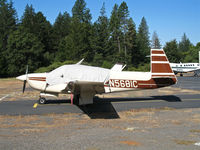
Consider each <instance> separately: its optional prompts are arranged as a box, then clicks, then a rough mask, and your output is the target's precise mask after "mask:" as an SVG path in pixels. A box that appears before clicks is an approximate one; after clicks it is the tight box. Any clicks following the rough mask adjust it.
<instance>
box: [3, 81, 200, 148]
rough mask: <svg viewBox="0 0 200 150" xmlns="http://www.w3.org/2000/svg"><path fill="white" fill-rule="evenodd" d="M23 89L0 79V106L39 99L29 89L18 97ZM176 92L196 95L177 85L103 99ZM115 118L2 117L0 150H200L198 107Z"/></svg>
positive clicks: (72, 115)
mask: <svg viewBox="0 0 200 150" xmlns="http://www.w3.org/2000/svg"><path fill="white" fill-rule="evenodd" d="M188 80H189V78H188ZM198 80H199V79H198ZM21 89H22V83H21V82H19V81H16V80H14V79H12V80H10V79H8V80H0V98H2V97H4V96H5V95H9V96H8V97H6V98H5V99H3V101H17V100H24V99H25V100H29V99H32V100H33V99H37V98H38V94H39V93H38V92H37V91H33V90H31V89H29V88H27V91H26V92H25V94H22V93H21ZM174 93H176V94H178V93H181V94H196V93H199V89H197V90H193V89H181V88H180V84H179V85H178V86H175V87H167V88H163V89H158V90H153V91H150V90H147V91H145V92H134V93H120V94H113V95H101V97H112V96H114V97H127V96H130V97H137V96H142V97H144V96H149V95H156V94H157V95H158V94H159V95H167V94H168V95H169V94H174ZM0 104H1V103H0ZM58 109H59V107H58ZM98 115H99V116H101V115H102V116H104V115H105V114H103V113H99V114H98ZM110 115H112V114H110ZM118 115H119V118H117V119H91V118H89V117H88V116H87V115H85V114H83V113H66V114H46V115H31V116H27V115H26V116H22V115H18V116H8V115H1V116H0V150H13V149H14V150H27V149H34V150H35V149H48V150H55V149H58V150H62V149H63V150H66V149H72V150H76V149H77V150H79V149H83V150H107V149H109V150H110V149H113V150H115V149H137V150H147V149H148V150H155V149H159V150H169V149H178V150H179V149H181V150H188V149H193V150H198V149H200V125H199V124H200V108H193V109H188V108H187V109H172V108H162V109H155V108H147V109H144V108H143V109H132V110H129V111H122V112H118ZM97 118H105V117H97ZM108 118H109V117H108Z"/></svg>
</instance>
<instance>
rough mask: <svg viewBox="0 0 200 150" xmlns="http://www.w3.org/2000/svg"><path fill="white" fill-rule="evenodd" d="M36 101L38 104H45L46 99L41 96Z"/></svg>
mask: <svg viewBox="0 0 200 150" xmlns="http://www.w3.org/2000/svg"><path fill="white" fill-rule="evenodd" d="M38 103H39V104H45V103H46V99H45V98H43V97H41V98H40V99H39V100H38Z"/></svg>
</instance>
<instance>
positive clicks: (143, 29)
mask: <svg viewBox="0 0 200 150" xmlns="http://www.w3.org/2000/svg"><path fill="white" fill-rule="evenodd" d="M137 43H138V48H139V50H140V53H141V61H142V62H147V59H144V58H145V56H147V55H149V54H150V42H149V28H148V26H147V22H146V19H145V18H144V17H143V18H142V20H141V23H140V25H139V28H138V34H137Z"/></svg>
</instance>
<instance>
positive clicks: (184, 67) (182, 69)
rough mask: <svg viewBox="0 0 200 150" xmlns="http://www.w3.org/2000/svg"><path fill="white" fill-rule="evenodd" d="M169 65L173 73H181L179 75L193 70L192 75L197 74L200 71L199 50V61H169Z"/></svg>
mask: <svg viewBox="0 0 200 150" xmlns="http://www.w3.org/2000/svg"><path fill="white" fill-rule="evenodd" d="M170 66H171V68H172V70H173V71H174V73H175V74H177V73H181V74H180V76H183V73H187V72H194V76H198V74H199V73H200V51H199V63H170Z"/></svg>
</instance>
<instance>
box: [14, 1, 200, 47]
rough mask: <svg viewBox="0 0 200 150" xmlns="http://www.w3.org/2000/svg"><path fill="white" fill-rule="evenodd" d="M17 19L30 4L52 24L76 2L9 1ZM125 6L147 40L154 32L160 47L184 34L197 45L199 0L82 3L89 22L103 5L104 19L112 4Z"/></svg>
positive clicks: (199, 28) (94, 18)
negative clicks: (142, 24) (142, 26)
mask: <svg viewBox="0 0 200 150" xmlns="http://www.w3.org/2000/svg"><path fill="white" fill-rule="evenodd" d="M12 1H13V3H14V8H15V9H16V11H17V16H18V18H19V19H20V18H21V16H22V15H23V13H24V9H25V7H26V5H27V4H29V5H30V4H32V5H33V8H34V9H35V12H38V11H41V12H42V13H43V15H44V16H45V17H46V18H47V20H48V21H50V22H51V24H53V23H54V22H55V19H56V18H57V16H58V14H59V12H61V13H63V12H65V11H67V12H68V13H69V14H71V10H72V7H73V5H74V3H75V1H76V0H12ZM123 1H125V2H126V3H127V6H128V9H129V12H130V17H132V18H133V21H134V22H135V24H136V27H137V28H138V26H139V24H140V22H141V19H142V17H145V19H146V21H147V25H148V26H149V32H150V39H151V38H152V34H153V32H154V31H156V32H157V34H158V37H159V39H160V42H161V44H162V46H164V45H165V43H166V42H169V41H171V40H174V39H176V40H177V41H178V42H179V41H180V40H181V38H182V36H183V34H184V33H185V34H186V36H187V37H188V38H189V40H190V41H191V42H192V43H193V44H194V45H196V44H197V43H198V42H200V0H85V2H86V4H87V5H86V7H87V8H89V9H90V13H91V14H92V22H95V21H96V20H97V19H98V16H99V15H100V9H101V7H102V4H103V2H105V9H106V15H107V17H110V15H111V11H112V9H113V7H114V4H115V3H116V4H118V5H120V4H121V3H122V2H123Z"/></svg>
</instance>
